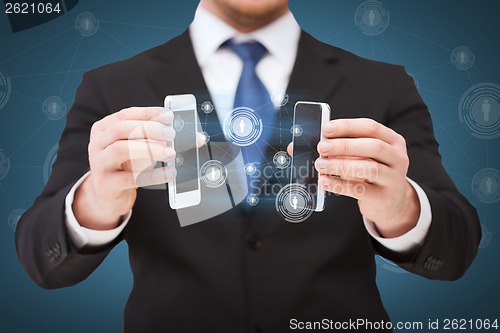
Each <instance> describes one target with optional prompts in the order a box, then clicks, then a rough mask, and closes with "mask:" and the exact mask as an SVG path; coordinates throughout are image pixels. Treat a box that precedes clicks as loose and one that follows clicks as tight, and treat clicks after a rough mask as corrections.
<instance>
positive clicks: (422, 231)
mask: <svg viewBox="0 0 500 333" xmlns="http://www.w3.org/2000/svg"><path fill="white" fill-rule="evenodd" d="M406 179H407V180H408V182H409V183H410V184H411V186H413V188H414V189H415V191H416V192H417V196H418V200H419V202H420V215H419V217H418V221H417V225H416V226H415V227H414V228H413V229H411V230H410V231H408V232H407V233H406V234H403V235H401V236H398V237H394V238H384V237H381V235H380V233H379V232H378V231H377V228H376V227H375V224H374V223H373V222H371V221H368V220H367V219H365V218H364V217H363V222H364V223H365V227H366V230H367V231H368V233H369V234H370V235H371V236H372V237H373V238H374V239H375V240H376V241H377V242H379V243H380V244H382V245H383V246H384V247H385V248H387V249H389V250H391V251H394V252H400V253H403V252H409V251H413V250H415V249H417V248H418V247H419V246H421V245H422V244H423V243H424V239H425V236H427V232H428V231H429V228H430V226H431V221H432V212H431V204H430V202H429V198H427V194H425V192H424V190H423V189H422V188H421V187H420V186H419V185H418V184H417V183H415V182H414V181H413V180H411V179H410V178H406Z"/></svg>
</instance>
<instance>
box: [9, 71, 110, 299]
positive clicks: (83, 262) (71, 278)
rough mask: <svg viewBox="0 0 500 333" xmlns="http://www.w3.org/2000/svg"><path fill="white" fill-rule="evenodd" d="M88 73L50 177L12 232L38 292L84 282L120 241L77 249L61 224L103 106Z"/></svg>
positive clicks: (85, 165) (84, 169)
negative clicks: (93, 127)
mask: <svg viewBox="0 0 500 333" xmlns="http://www.w3.org/2000/svg"><path fill="white" fill-rule="evenodd" d="M97 82H98V81H97V80H94V79H92V72H89V73H87V74H85V75H84V78H83V81H82V83H81V85H80V87H79V88H78V90H77V93H76V97H75V101H74V103H73V106H72V107H71V109H70V111H69V112H68V115H67V119H66V126H65V129H64V131H63V134H62V136H61V139H60V141H59V150H58V153H57V159H56V161H55V163H54V165H53V167H52V174H51V176H50V179H49V181H48V183H47V185H46V186H45V188H44V190H43V191H42V193H41V194H40V196H39V197H38V198H37V199H36V200H35V202H34V204H33V206H32V207H31V208H30V209H29V210H28V211H27V212H26V213H25V214H23V216H22V217H21V219H20V221H19V223H18V226H17V228H16V249H17V254H18V257H19V259H20V261H21V264H22V265H23V267H24V269H25V270H26V271H27V272H28V274H29V275H30V276H31V278H32V279H33V280H34V281H35V282H36V283H37V284H38V285H39V286H41V287H42V288H46V289H54V288H61V287H66V286H71V285H74V284H76V283H79V282H81V281H82V280H84V279H85V278H87V277H88V276H89V275H90V274H91V273H92V272H93V271H94V270H95V269H96V268H97V267H98V266H99V264H100V263H101V262H102V261H103V260H104V258H105V257H106V255H107V254H108V253H109V251H110V250H111V249H112V248H113V246H114V245H116V244H117V243H118V242H119V241H120V237H119V238H118V239H117V240H116V241H115V242H113V243H111V244H109V245H106V246H104V247H102V248H92V249H91V248H82V249H77V248H75V246H74V245H73V244H72V242H71V239H70V236H69V234H68V231H67V229H66V223H65V219H66V217H65V204H64V201H65V198H66V195H67V194H68V193H69V191H70V189H71V187H72V186H73V184H74V183H76V181H77V180H78V179H80V178H81V177H82V176H83V175H84V174H85V173H86V172H87V171H88V169H89V162H88V143H89V137H90V129H91V127H92V125H93V123H94V122H96V121H97V120H100V119H101V118H102V117H103V116H104V115H105V110H106V106H105V103H104V99H103V98H102V95H101V93H100V91H102V90H100V89H99V87H98V83H97Z"/></svg>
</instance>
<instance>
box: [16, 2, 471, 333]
mask: <svg viewBox="0 0 500 333" xmlns="http://www.w3.org/2000/svg"><path fill="white" fill-rule="evenodd" d="M245 87H253V90H259V91H260V92H261V93H260V94H258V95H253V96H250V95H249V91H250V90H252V89H245ZM273 92H278V93H280V94H283V93H285V92H286V93H287V94H288V95H289V96H290V101H289V103H291V105H293V103H294V102H295V101H297V100H301V99H306V100H311V101H321V102H327V103H328V104H329V105H330V106H332V109H333V112H332V119H331V120H330V121H329V122H328V123H326V124H325V125H324V126H323V128H322V131H323V134H324V136H325V139H324V140H322V141H321V142H320V143H319V144H318V146H317V147H314V149H315V150H317V151H313V153H314V154H316V156H321V157H320V158H318V159H316V160H313V162H314V167H315V168H316V170H317V172H318V173H319V174H320V177H319V184H320V186H322V187H323V188H324V189H325V190H326V191H328V192H330V193H334V194H336V195H328V196H327V197H326V200H325V210H324V211H323V212H321V213H314V214H312V216H311V217H310V218H309V219H308V220H307V221H305V222H303V223H296V224H293V223H287V222H285V221H283V219H281V218H280V216H279V215H278V214H277V213H276V211H275V210H274V211H273V210H272V209H269V207H268V206H266V204H262V205H261V203H265V202H266V198H264V197H263V196H265V195H267V194H266V193H268V191H266V190H261V191H260V192H259V193H261V203H259V204H257V205H256V206H251V205H248V204H247V202H246V201H243V202H242V203H240V204H239V205H238V206H237V207H235V208H233V209H230V210H227V211H226V212H224V213H222V214H220V215H217V216H215V217H213V218H210V219H208V220H206V221H203V222H201V223H197V224H193V225H190V226H187V227H184V228H181V227H180V225H179V221H178V217H177V214H176V211H175V210H172V209H171V208H170V207H169V205H168V196H169V193H168V191H167V190H165V189H164V190H148V189H145V188H140V187H139V184H138V183H137V177H136V176H135V175H134V170H133V165H136V164H137V163H138V164H140V165H149V164H151V155H152V156H153V160H154V161H158V162H169V161H173V160H174V159H175V156H176V152H175V151H174V150H173V149H172V148H171V145H170V144H169V143H170V142H171V141H172V140H173V138H174V137H175V131H174V130H172V129H171V127H170V124H171V122H172V119H173V114H172V113H171V112H168V111H166V110H165V109H164V108H162V107H161V106H162V105H163V99H164V97H165V96H166V95H175V94H185V93H193V94H195V95H196V96H197V98H198V100H206V98H207V96H209V98H210V100H211V101H213V104H214V106H215V111H214V112H212V113H210V114H208V115H207V117H208V118H209V121H207V123H206V124H203V126H204V128H203V130H204V131H206V132H207V133H208V134H209V135H210V136H212V139H213V138H214V137H217V136H218V135H219V134H220V132H219V130H220V126H221V125H220V124H221V121H222V119H224V116H225V115H226V114H227V113H228V112H229V113H230V112H231V109H232V108H233V107H239V106H247V107H250V108H254V107H255V106H254V105H247V104H252V103H254V102H255V101H256V100H257V99H260V100H259V105H268V106H269V105H270V106H271V107H267V108H266V109H265V112H264V113H262V117H263V118H265V117H267V116H269V119H274V118H273V117H276V116H279V115H282V114H283V112H287V111H286V110H285V109H286V108H284V107H280V105H279V103H276V102H275V103H274V104H272V102H273V101H272V100H271V99H270V97H269V96H270V95H271V93H273ZM266 99H267V100H269V103H267V104H266V102H265V101H266ZM288 109H289V108H288ZM260 112H262V111H260ZM266 112H267V113H266ZM283 118H286V117H283ZM270 121H272V120H270ZM289 125H290V124H287V125H286V126H284V128H285V129H286V132H287V133H288V135H289V136H288V137H286V140H282V141H280V142H274V141H273V139H272V140H271V141H272V142H273V144H274V147H273V148H274V149H276V150H278V149H279V150H284V151H286V150H287V148H289V147H288V143H289V142H290V140H291V135H290V131H289V129H290V127H289ZM139 127H140V128H144V129H146V130H145V131H135V129H136V128H139ZM132 133H133V134H132ZM141 133H143V134H141ZM144 133H147V135H146V134H144ZM219 136H220V135H219ZM221 140H223V139H221ZM210 144H211V143H210V142H209V143H208V146H210ZM213 147H215V146H214V145H212V148H213ZM290 150H291V149H289V153H291V154H292V153H293V152H291V151H290ZM273 152H274V150H272V151H271V150H270V149H268V150H264V151H263V152H262V155H263V156H261V158H264V159H269V158H270V159H271V160H272V153H273ZM150 154H151V155H150ZM269 154H271V156H270V157H269V156H268V155H269ZM131 156H133V157H134V158H132V157H131ZM178 168H182V166H179V167H178ZM144 172H145V173H146V176H145V177H144V178H143V179H146V183H147V184H146V185H158V184H165V183H167V182H168V181H170V180H172V179H173V178H175V176H176V169H175V168H173V167H171V166H167V167H160V168H146V169H145V171H144ZM360 175H364V176H360ZM276 181H277V180H272V179H268V180H266V181H265V182H262V186H264V187H265V186H267V185H269V184H271V185H272V183H273V182H276ZM266 184H267V185H266ZM140 185H144V184H140ZM356 186H358V187H357V188H362V189H363V190H362V191H355V190H353V188H354V187H356ZM360 186H361V187H360ZM480 238H481V231H480V224H479V221H478V217H477V214H476V211H475V209H474V208H473V207H472V206H471V205H470V203H469V202H468V201H467V200H466V199H465V198H464V197H463V196H462V195H461V194H460V193H459V192H458V190H457V189H456V187H455V186H454V184H453V182H452V180H451V179H450V177H449V176H448V175H447V173H446V171H445V170H444V168H443V167H442V165H441V157H440V155H439V152H438V144H437V142H436V140H435V138H434V134H433V129H432V123H431V118H430V115H429V112H428V110H427V107H426V105H425V104H424V102H423V101H422V99H421V97H420V96H419V94H418V92H417V90H416V87H415V85H414V83H413V80H412V79H411V78H410V77H409V76H408V75H407V74H406V73H405V70H404V69H403V68H402V67H400V66H395V65H389V64H384V63H379V62H374V61H370V60H366V59H362V58H360V57H357V56H355V55H353V54H351V53H348V52H346V51H344V50H341V49H339V48H336V47H333V46H330V45H326V44H323V43H321V42H319V41H317V40H316V39H314V38H313V37H312V36H310V35H309V34H307V33H306V32H304V31H302V30H301V29H300V27H299V25H298V24H297V22H296V21H295V19H294V17H293V15H292V14H291V12H290V11H289V9H288V1H287V0H259V1H255V0H201V2H200V4H199V6H198V8H197V11H196V13H195V17H194V20H193V22H192V24H191V25H190V26H189V29H188V30H186V31H185V32H184V33H182V34H181V35H180V36H178V37H176V38H174V39H172V40H170V41H169V42H167V43H165V44H163V45H161V46H158V47H156V48H153V49H150V50H148V51H145V52H143V53H141V54H138V55H136V56H134V57H132V58H131V59H128V60H125V61H121V62H118V63H114V64H110V65H106V66H103V67H101V68H98V69H95V70H92V71H90V72H88V73H86V74H85V75H84V78H83V81H82V83H81V85H80V87H79V88H78V91H77V94H76V98H75V101H74V104H73V106H72V108H71V110H70V112H69V113H68V117H67V123H66V127H65V130H64V132H63V135H62V137H61V140H60V143H59V152H58V158H57V161H56V163H55V164H54V166H53V171H52V175H51V178H50V180H49V182H48V184H47V186H46V187H45V189H44V190H43V192H42V194H41V195H40V196H39V197H38V198H37V200H36V201H35V203H34V204H33V207H32V208H31V209H29V210H28V211H27V212H26V213H25V214H24V215H23V217H22V219H21V221H20V222H19V225H18V228H17V231H16V245H17V251H18V255H19V258H20V261H21V262H22V264H23V266H24V267H25V269H26V271H27V272H28V273H29V275H30V276H31V277H32V278H33V280H34V281H35V282H36V283H37V284H39V285H40V286H41V287H43V288H47V289H52V288H61V287H66V286H71V285H74V284H76V283H79V282H81V281H82V280H84V279H86V278H87V277H88V276H89V275H90V274H91V273H92V272H93V271H94V270H95V269H96V268H97V267H98V266H99V264H100V263H101V262H102V261H103V260H104V258H105V257H106V255H107V254H108V253H109V252H110V251H111V249H112V248H113V247H114V246H115V245H116V244H117V243H118V242H120V241H122V240H125V241H126V242H127V243H128V246H129V256H130V265H131V268H132V273H133V277H134V284H133V289H132V292H131V294H130V297H129V299H128V301H127V305H126V308H125V311H124V331H125V332H231V333H237V332H287V331H289V330H290V329H291V320H292V319H293V320H295V321H300V322H313V321H320V320H322V319H324V318H328V319H330V320H334V321H336V322H345V321H348V320H356V319H365V320H368V321H371V322H382V321H384V322H387V321H389V316H388V314H387V313H386V311H385V309H384V306H383V304H382V301H381V298H380V295H379V292H378V289H377V286H376V283H375V277H376V265H375V258H374V256H375V255H376V254H379V255H382V256H384V257H385V258H387V259H389V260H392V261H394V262H395V263H397V264H398V265H399V266H401V267H403V268H404V269H406V270H408V271H410V272H413V273H416V274H418V275H421V276H423V277H426V278H430V279H442V280H454V279H458V278H459V277H461V276H462V275H463V274H464V273H465V271H466V270H467V268H468V267H469V265H470V264H471V262H472V260H473V259H474V257H475V255H476V252H477V248H478V244H479V241H480ZM55 320H56V319H55ZM386 328H388V329H387V330H390V327H386ZM359 329H360V331H370V329H369V328H366V327H360V328H359Z"/></svg>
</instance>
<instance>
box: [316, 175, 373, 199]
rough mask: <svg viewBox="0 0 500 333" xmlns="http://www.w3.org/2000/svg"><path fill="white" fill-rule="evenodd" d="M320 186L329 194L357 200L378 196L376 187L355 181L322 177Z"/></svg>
mask: <svg viewBox="0 0 500 333" xmlns="http://www.w3.org/2000/svg"><path fill="white" fill-rule="evenodd" d="M319 185H320V186H321V187H322V188H323V189H324V190H325V191H328V192H331V193H335V194H338V195H343V196H346V197H351V198H354V199H357V200H360V199H367V197H369V196H373V195H377V189H376V187H375V186H374V185H370V184H367V183H363V182H357V181H353V180H346V179H340V178H337V177H333V176H327V175H321V176H320V177H319Z"/></svg>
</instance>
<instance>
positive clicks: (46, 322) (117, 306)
mask: <svg viewBox="0 0 500 333" xmlns="http://www.w3.org/2000/svg"><path fill="white" fill-rule="evenodd" d="M361 2H362V1H358V0H356V1H355V0H343V1H338V0H335V1H332V0H307V1H305V0H303V1H299V0H291V3H290V7H291V9H292V11H293V13H294V15H295V17H296V18H297V20H298V22H299V23H300V24H301V26H302V27H303V29H304V30H306V31H308V32H309V33H311V34H312V35H314V36H315V37H317V38H318V39H320V40H322V41H325V42H328V43H331V44H333V45H336V46H339V47H342V48H345V49H347V50H349V51H351V52H354V53H357V54H359V55H361V56H364V57H368V58H373V59H377V60H381V61H386V62H391V63H398V64H403V65H405V66H406V68H407V71H408V72H409V73H412V74H414V75H415V77H416V78H417V80H418V82H419V90H420V93H421V94H422V96H423V98H424V100H425V101H426V102H427V104H428V105H429V108H430V110H431V113H432V117H433V121H434V126H435V131H436V137H437V139H438V141H439V142H440V144H441V148H440V151H441V154H442V156H443V164H444V166H445V167H446V169H447V170H448V172H449V173H450V175H451V176H452V178H453V179H454V181H455V183H456V184H457V186H458V187H459V189H460V190H461V191H462V193H464V194H465V195H466V196H467V197H468V198H469V200H470V201H471V202H472V203H473V204H474V205H475V207H476V208H477V209H478V213H479V216H480V218H481V223H482V224H483V225H485V226H486V227H487V228H488V229H489V230H490V231H491V232H492V233H493V237H492V241H491V243H490V244H489V245H488V246H487V247H485V248H482V249H480V252H479V255H478V258H477V259H476V261H475V262H474V264H473V265H472V267H471V269H470V270H469V271H468V272H467V274H466V275H465V276H464V277H463V278H462V279H460V280H459V281H456V282H439V281H429V280H426V279H424V278H422V277H419V276H416V275H412V274H407V273H401V272H398V271H397V270H396V271H394V270H395V269H394V267H393V266H391V265H389V264H387V263H386V262H385V261H383V260H382V259H380V258H378V259H377V260H378V263H379V273H378V283H379V287H380V291H381V293H382V297H383V299H384V302H385V305H386V307H387V310H388V312H389V314H390V315H391V317H392V319H393V321H394V322H395V321H402V320H409V321H423V322H427V320H428V319H434V318H466V319H470V318H472V319H476V318H490V319H493V318H500V300H499V299H500V291H499V288H498V287H499V283H500V269H499V259H498V254H500V239H498V238H499V237H498V236H500V234H499V233H498V230H500V219H499V217H500V203H495V204H484V203H482V202H480V201H479V200H478V198H477V197H476V196H475V195H474V194H473V193H472V190H471V180H472V177H473V176H474V174H475V173H476V172H477V171H479V170H480V169H483V168H486V167H491V168H495V169H498V168H499V167H500V165H499V159H498V151H499V149H498V148H499V140H500V139H494V140H481V139H478V138H476V137H474V136H472V135H471V131H470V130H469V129H468V128H467V127H466V126H465V125H463V124H461V123H460V121H459V118H458V111H457V110H458V103H459V100H460V97H461V96H462V94H463V93H464V92H465V91H466V90H467V89H468V88H470V87H471V86H472V85H473V84H477V83H480V82H493V83H497V84H499V83H500V66H499V64H498V62H499V60H500V43H499V36H498V32H499V31H500V20H499V19H498V18H499V14H500V2H498V1H496V0H489V1H487V0H483V1H473V0H446V1H444V0H441V1H437V0H425V1H424V0H418V1H417V0H408V1H402V0H385V1H383V4H384V7H385V8H386V9H387V10H388V11H389V12H390V17H391V23H390V26H389V28H388V29H387V30H386V31H385V32H384V33H383V34H382V35H380V36H374V37H370V36H367V35H364V34H363V33H362V32H361V31H360V30H359V29H358V27H356V26H355V25H354V12H355V10H356V8H357V6H358V5H359V4H360V3H361ZM196 5H197V1H194V0H189V1H186V0H184V1H180V0H176V1H138V0H126V1H124V0H121V1H118V0H112V1H88V0H81V2H80V4H78V5H77V6H76V7H75V8H74V9H73V10H72V11H70V12H69V13H67V14H65V15H64V16H62V17H60V18H58V19H55V20H54V21H52V22H49V23H47V24H44V25H42V26H39V27H36V28H33V29H30V30H27V31H25V32H20V33H16V34H12V33H11V32H10V28H9V26H8V21H7V17H6V16H5V14H3V12H2V13H0V71H4V72H6V73H8V75H9V76H10V78H11V82H12V95H11V97H10V100H9V102H8V104H7V105H6V106H5V107H4V108H3V109H1V110H0V149H2V150H3V152H4V153H5V154H6V155H8V156H10V162H11V169H10V172H9V174H8V175H7V177H6V178H4V179H3V180H1V181H0V332H52V333H56V332H73V333H77V332H90V331H99V332H117V331H120V330H121V322H122V310H123V307H124V304H125V301H126V298H127V295H128V293H129V291H130V288H131V285H132V276H131V274H130V269H129V266H128V259H127V247H126V244H123V243H122V244H120V245H119V246H117V248H116V249H115V250H114V251H113V252H112V253H111V254H110V255H109V257H108V258H107V259H106V260H105V262H104V263H103V264H102V265H101V266H100V267H99V269H97V271H96V272H95V273H94V274H93V275H92V276H91V277H90V278H88V279H87V280H86V281H85V282H84V283H81V284H80V285H78V286H75V287H72V288H66V289H62V290H54V291H45V290H42V289H40V288H38V287H37V286H36V285H35V284H34V283H33V282H32V281H31V280H30V279H29V278H28V276H27V275H26V273H25V272H24V271H23V269H22V267H21V265H20V264H19V262H18V260H17V257H16V253H15V246H14V237H13V235H14V234H13V230H12V229H11V228H10V227H9V226H8V223H7V220H8V216H9V214H10V212H11V211H12V210H13V209H18V208H23V209H27V208H29V206H30V205H31V204H32V202H33V200H34V199H35V197H36V196H37V195H38V193H39V192H40V191H41V190H42V188H43V186H44V179H43V166H44V162H45V159H46V156H47V154H48V152H49V151H50V149H51V148H52V147H53V146H54V144H55V143H57V141H58V139H59V136H60V134H61V131H62V129H63V127H64V119H62V120H58V121H50V120H47V118H46V117H45V116H44V114H43V113H42V103H43V101H44V100H45V99H46V98H47V97H49V96H54V95H55V96H61V98H62V99H63V100H64V102H65V103H67V105H68V107H69V105H70V104H71V103H72V100H73V99H74V94H75V90H76V88H77V86H78V84H79V82H80V80H81V77H82V74H83V73H84V72H85V71H86V70H89V69H92V68H95V67H97V66H100V65H103V64H106V63H110V62H114V61H117V60H121V59H125V58H128V57H130V56H132V55H134V54H136V53H138V52H141V51H143V50H146V49H148V48H150V47H153V46H155V45H158V44H161V43H163V42H165V41H166V40H168V39H170V38H172V37H174V36H176V35H178V34H179V33H180V32H181V31H183V30H184V29H185V28H186V27H187V26H188V24H189V23H190V22H191V20H192V17H193V13H194V10H195V8H196ZM85 11H90V12H93V13H94V14H95V15H96V16H97V17H98V18H99V19H100V30H99V31H98V32H97V34H96V35H94V36H92V37H88V38H82V37H80V34H79V33H78V32H77V31H76V30H75V28H74V21H75V18H76V16H78V14H80V13H82V12H85ZM460 45H467V46H469V47H470V48H471V49H472V50H473V51H474V53H475V55H476V62H475V65H474V66H473V67H472V68H471V69H470V70H468V71H467V72H464V71H458V70H457V69H456V68H455V67H454V66H453V65H452V64H451V63H450V53H451V51H452V49H454V48H455V47H457V46H460ZM332 107H333V109H335V106H332ZM306 223H307V222H306Z"/></svg>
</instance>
